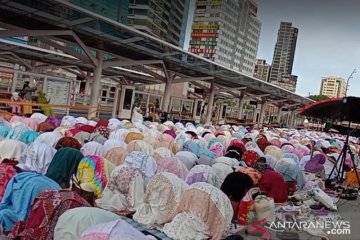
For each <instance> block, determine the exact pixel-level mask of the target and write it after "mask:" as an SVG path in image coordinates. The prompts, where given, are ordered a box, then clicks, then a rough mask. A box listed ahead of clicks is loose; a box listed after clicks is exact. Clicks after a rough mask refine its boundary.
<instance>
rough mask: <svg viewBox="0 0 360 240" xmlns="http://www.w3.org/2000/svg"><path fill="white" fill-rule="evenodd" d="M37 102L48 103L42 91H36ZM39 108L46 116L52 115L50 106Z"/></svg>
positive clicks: (52, 111)
mask: <svg viewBox="0 0 360 240" xmlns="http://www.w3.org/2000/svg"><path fill="white" fill-rule="evenodd" d="M37 102H38V103H43V104H48V103H49V101H48V100H47V98H46V97H45V93H43V92H41V91H40V92H38V98H37ZM41 110H42V111H43V112H44V114H45V115H46V116H48V117H51V116H54V110H53V109H52V108H51V107H41Z"/></svg>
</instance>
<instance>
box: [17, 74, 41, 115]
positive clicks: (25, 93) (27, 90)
mask: <svg viewBox="0 0 360 240" xmlns="http://www.w3.org/2000/svg"><path fill="white" fill-rule="evenodd" d="M37 87H38V86H37V85H36V86H34V87H30V82H29V81H26V82H25V83H24V86H23V89H22V90H21V92H20V93H21V97H22V98H23V99H24V102H25V103H31V102H32V93H33V92H36V90H37ZM23 114H24V116H30V115H31V114H32V106H31V105H24V106H23Z"/></svg>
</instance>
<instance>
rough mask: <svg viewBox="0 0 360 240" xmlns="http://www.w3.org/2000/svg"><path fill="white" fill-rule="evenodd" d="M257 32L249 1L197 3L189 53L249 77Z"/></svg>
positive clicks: (203, 0) (253, 7)
mask: <svg viewBox="0 0 360 240" xmlns="http://www.w3.org/2000/svg"><path fill="white" fill-rule="evenodd" d="M260 29H261V22H260V21H259V20H258V19H257V5H256V3H254V2H253V1H251V0H197V1H196V5H195V14H194V21H193V25H192V34H191V41H190V47H189V51H190V52H192V53H195V54H199V55H200V56H202V57H205V58H208V59H210V60H212V61H215V62H219V63H221V64H223V65H225V66H227V67H230V68H233V69H235V70H237V71H240V72H243V73H246V74H248V75H251V76H252V75H253V73H254V69H255V62H256V54H257V50H258V42H259V36H260Z"/></svg>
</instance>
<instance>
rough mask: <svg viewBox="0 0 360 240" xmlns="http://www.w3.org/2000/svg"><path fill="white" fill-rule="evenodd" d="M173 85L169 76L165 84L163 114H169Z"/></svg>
mask: <svg viewBox="0 0 360 240" xmlns="http://www.w3.org/2000/svg"><path fill="white" fill-rule="evenodd" d="M165 75H166V76H168V74H165ZM171 85H172V77H171V76H168V77H167V82H166V83H165V90H164V97H163V101H162V106H161V110H162V111H163V112H169V105H170V96H171Z"/></svg>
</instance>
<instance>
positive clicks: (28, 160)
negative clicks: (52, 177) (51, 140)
mask: <svg viewBox="0 0 360 240" xmlns="http://www.w3.org/2000/svg"><path fill="white" fill-rule="evenodd" d="M55 153H56V150H55V148H53V147H51V146H49V145H47V144H45V143H38V142H35V143H32V144H30V145H28V146H27V147H26V148H25V150H24V152H23V154H22V155H21V158H20V161H19V164H18V165H17V166H18V167H20V168H21V169H24V170H26V171H35V172H38V173H41V174H45V173H46V171H47V169H48V167H49V165H50V163H51V160H52V159H53V157H54V155H55Z"/></svg>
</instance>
